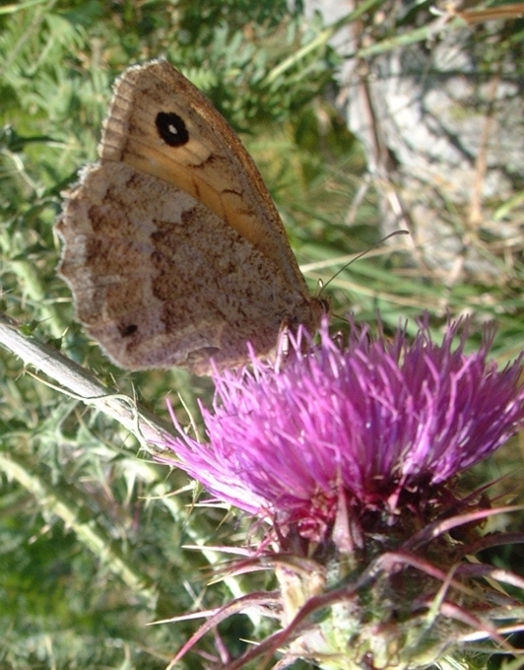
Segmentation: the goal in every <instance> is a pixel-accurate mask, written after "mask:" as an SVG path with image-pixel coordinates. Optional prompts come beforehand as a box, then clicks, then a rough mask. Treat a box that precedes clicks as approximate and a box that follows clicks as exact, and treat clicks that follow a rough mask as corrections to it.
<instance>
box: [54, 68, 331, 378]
mask: <svg viewBox="0 0 524 670" xmlns="http://www.w3.org/2000/svg"><path fill="white" fill-rule="evenodd" d="M99 156H100V160H99V162H98V163H96V164H94V165H89V166H87V167H85V168H84V169H83V170H82V172H81V174H80V182H79V183H78V184H77V185H76V186H75V187H74V188H72V189H71V190H70V191H69V192H67V193H66V194H65V205H64V209H63V212H62V214H61V216H60V218H59V220H58V222H57V224H56V230H57V231H58V233H59V234H60V236H61V237H62V239H63V241H64V250H63V255H62V260H61V263H60V267H59V272H60V274H61V275H62V277H63V278H64V279H65V280H66V281H67V283H68V284H69V286H70V287H71V289H72V291H73V294H74V298H75V304H76V315H77V318H78V319H79V320H80V321H81V322H82V323H83V324H84V326H85V328H86V331H87V333H88V334H89V335H90V336H91V337H93V338H94V339H95V340H97V341H98V342H99V343H100V345H101V346H102V348H103V349H104V351H105V352H106V353H107V354H108V356H109V357H110V358H111V359H112V360H113V361H114V362H115V363H117V364H118V365H120V366H121V367H124V368H129V369H132V370H138V369H142V368H154V367H169V366H173V365H179V366H185V367H187V368H189V369H190V370H191V371H193V372H196V373H197V374H207V373H208V372H209V371H210V368H211V362H210V361H211V359H213V360H214V361H215V363H216V365H217V366H218V367H219V368H224V367H235V366H237V365H239V364H241V363H243V362H245V361H246V359H247V355H248V349H247V342H251V344H252V346H253V348H254V349H255V351H256V352H257V354H260V355H267V354H270V352H271V351H272V350H273V349H274V347H275V344H276V342H277V338H278V334H279V332H280V331H281V330H282V328H283V327H288V328H290V329H292V330H293V329H296V327H297V326H298V324H300V323H302V324H304V326H305V327H306V328H307V329H308V330H310V331H314V330H315V329H316V327H317V326H318V323H319V320H320V316H321V314H322V312H323V308H322V305H321V301H320V300H319V299H316V298H312V297H311V296H310V294H309V292H308V289H307V287H306V283H305V281H304V278H303V276H302V274H301V273H300V270H299V268H298V265H297V262H296V260H295V257H294V256H293V252H292V251H291V248H290V246H289V243H288V240H287V237H286V233H285V230H284V227H283V225H282V222H281V220H280V217H279V215H278V213H277V210H276V208H275V205H274V204H273V201H272V200H271V197H270V195H269V193H268V191H267V189H266V187H265V185H264V182H263V181H262V178H261V176H260V174H259V172H258V170H257V168H256V166H255V164H254V163H253V161H252V159H251V158H250V156H249V154H248V153H247V151H246V150H245V149H244V147H243V145H242V144H241V142H240V140H239V138H238V136H237V135H236V134H235V132H234V131H233V130H232V129H231V128H230V126H229V125H228V124H227V122H226V121H225V119H224V118H223V117H222V116H221V115H220V114H219V112H218V111H217V110H216V109H215V108H214V107H213V105H212V104H211V102H210V101H209V100H208V98H206V96H205V95H203V93H201V92H200V91H199V90H198V89H197V88H195V86H193V84H191V83H190V82H189V81H188V80H187V79H186V78H185V77H184V76H183V75H182V74H181V73H180V72H178V71H177V70H175V69H174V68H173V67H172V66H171V65H169V63H167V62H165V61H152V62H150V63H146V64H145V65H139V66H133V67H130V68H129V69H128V70H126V71H125V72H124V73H123V75H122V76H121V77H120V78H119V79H118V80H117V82H116V84H115V89H114V95H113V100H112V102H111V106H110V109H109V115H108V118H107V120H106V122H105V125H104V131H103V137H102V141H101V143H100V146H99Z"/></svg>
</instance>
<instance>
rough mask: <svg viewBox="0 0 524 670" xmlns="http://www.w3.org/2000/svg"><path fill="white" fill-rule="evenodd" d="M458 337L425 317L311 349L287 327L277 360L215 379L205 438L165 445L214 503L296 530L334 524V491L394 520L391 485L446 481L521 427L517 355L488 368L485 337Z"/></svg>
mask: <svg viewBox="0 0 524 670" xmlns="http://www.w3.org/2000/svg"><path fill="white" fill-rule="evenodd" d="M466 335H467V323H464V322H461V323H456V324H454V325H448V327H447V329H446V332H445V334H444V338H443V341H442V343H441V344H437V343H435V342H433V341H432V339H431V336H430V332H429V328H428V326H427V323H426V322H423V323H422V324H421V326H420V329H419V331H418V333H417V334H416V336H415V337H414V339H413V340H412V341H409V340H408V337H407V334H406V330H405V329H402V328H401V329H399V330H398V331H397V332H396V334H395V335H394V336H393V338H392V339H388V338H387V337H385V336H384V335H383V334H382V333H381V334H379V336H378V337H376V338H371V336H370V334H369V329H368V328H367V327H366V326H357V325H355V324H351V331H350V335H349V341H348V342H347V343H346V344H345V345H341V344H340V343H339V342H337V340H336V339H333V338H332V337H331V336H330V335H329V332H328V329H327V325H326V324H324V325H323V327H322V329H321V332H320V345H318V346H313V344H312V342H311V338H310V337H309V335H308V334H307V333H305V332H299V334H298V336H297V337H296V338H291V340H290V346H291V349H292V354H293V355H292V356H289V357H288V359H287V360H286V362H285V365H283V366H282V367H281V368H278V367H276V366H275V365H274V364H272V363H268V362H262V361H260V360H257V359H256V358H254V357H253V360H252V369H251V370H246V369H244V370H241V371H239V372H231V371H229V372H227V371H226V372H222V373H220V374H219V373H217V374H216V375H215V377H214V380H215V384H216V400H215V403H214V407H213V410H212V411H208V410H206V409H205V408H203V409H202V412H203V418H204V422H205V425H206V428H207V432H208V436H209V443H207V444H201V443H199V442H197V441H195V440H193V439H192V438H191V437H189V436H187V435H184V434H183V433H181V435H180V439H178V440H174V441H169V442H168V444H167V446H169V447H170V448H172V449H173V450H174V451H175V452H176V454H177V455H178V457H179V458H180V459H181V463H179V464H178V463H177V465H179V466H180V467H182V468H183V469H185V470H186V471H187V472H188V473H189V474H191V475H192V476H193V477H195V479H197V480H199V481H200V482H201V483H202V484H203V485H204V487H205V488H206V489H207V490H208V491H209V492H211V493H212V494H214V495H215V496H216V497H217V498H218V499H221V500H224V501H226V502H229V503H231V504H232V505H234V506H236V507H238V508H240V509H242V510H245V511H246V512H249V513H251V514H255V515H257V516H259V517H266V518H268V519H270V520H272V521H276V522H277V523H279V524H280V525H282V524H284V523H286V524H298V527H299V532H300V533H301V534H303V535H304V536H308V534H309V535H310V537H312V536H313V535H315V534H316V535H319V534H321V533H322V532H323V530H324V529H325V528H326V527H327V526H329V525H330V524H332V523H333V521H334V519H335V516H336V509H337V506H338V505H339V504H340V497H341V495H342V496H343V497H344V500H345V503H346V505H347V506H348V507H349V508H351V509H354V510H355V511H357V510H359V511H362V510H365V509H378V508H381V509H383V510H385V511H389V512H390V513H392V514H394V513H395V512H396V511H397V509H396V508H397V505H398V500H399V496H401V494H402V492H403V491H413V490H415V489H417V488H418V487H422V486H423V487H428V486H429V487H431V486H433V485H437V484H439V483H441V482H445V481H446V480H449V479H450V478H452V477H453V476H454V475H455V474H456V473H458V472H459V471H461V470H463V469H465V468H468V467H470V466H472V465H473V464H475V463H477V462H478V461H480V460H481V459H483V458H485V457H486V456H487V455H489V454H491V453H492V452H493V451H495V450H496V449H497V448H498V447H499V446H500V445H501V444H503V443H504V442H505V441H506V440H507V439H508V437H509V436H510V435H512V434H513V433H515V432H516V430H517V429H518V427H519V425H521V424H522V421H523V419H524V390H523V389H522V387H519V375H520V372H521V368H520V364H519V362H516V363H514V364H513V365H511V366H508V367H507V368H506V369H504V370H502V371H498V370H497V366H496V364H495V362H488V361H487V354H488V352H489V348H490V346H491V343H492V339H493V332H492V331H490V330H487V331H485V333H484V339H483V342H482V345H481V347H480V349H479V350H478V351H477V352H475V353H471V354H466V353H465V351H464V347H465V343H466ZM457 340H458V341H457ZM317 539H318V538H317Z"/></svg>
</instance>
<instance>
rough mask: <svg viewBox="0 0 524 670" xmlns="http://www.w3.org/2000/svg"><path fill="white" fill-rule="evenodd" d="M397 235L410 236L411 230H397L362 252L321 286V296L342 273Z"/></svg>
mask: <svg viewBox="0 0 524 670" xmlns="http://www.w3.org/2000/svg"><path fill="white" fill-rule="evenodd" d="M395 235H409V230H395V231H393V232H392V233H389V235H386V237H383V238H382V239H381V240H379V241H378V242H377V244H374V245H373V246H372V247H369V248H368V249H364V251H361V252H360V253H359V254H357V255H356V256H355V258H352V259H351V260H350V261H349V262H348V263H345V264H344V265H343V266H342V267H341V268H340V269H339V270H337V271H336V272H335V274H334V275H331V277H330V278H329V279H328V280H327V282H326V283H325V284H322V285H321V287H320V292H319V294H320V293H322V291H324V290H325V289H326V287H327V286H329V284H331V282H332V281H333V280H334V279H336V278H337V277H338V275H339V274H340V273H341V272H344V270H345V269H346V268H348V267H349V266H350V265H352V264H353V263H354V262H355V261H358V260H359V258H362V256H365V255H366V254H367V253H369V252H370V251H372V250H373V249H376V247H377V246H378V245H379V244H382V243H383V242H385V241H386V240H389V238H390V237H394V236H395Z"/></svg>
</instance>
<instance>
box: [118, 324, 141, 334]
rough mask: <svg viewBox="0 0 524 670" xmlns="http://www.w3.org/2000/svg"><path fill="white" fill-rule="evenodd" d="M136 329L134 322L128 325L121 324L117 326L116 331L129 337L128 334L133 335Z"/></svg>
mask: <svg viewBox="0 0 524 670" xmlns="http://www.w3.org/2000/svg"><path fill="white" fill-rule="evenodd" d="M137 330H138V326H137V325H136V323H130V324H129V325H128V326H124V325H123V324H122V325H121V326H119V328H118V332H119V333H120V335H121V336H122V337H129V336H130V335H134V334H135V333H136V331H137Z"/></svg>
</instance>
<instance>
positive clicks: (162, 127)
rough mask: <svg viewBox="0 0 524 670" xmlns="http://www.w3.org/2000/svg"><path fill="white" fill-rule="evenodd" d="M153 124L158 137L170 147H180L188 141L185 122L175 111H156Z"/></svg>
mask: <svg viewBox="0 0 524 670" xmlns="http://www.w3.org/2000/svg"><path fill="white" fill-rule="evenodd" d="M155 125H156V129H157V130H158V134H159V135H160V137H161V138H162V139H163V140H164V142H165V143H166V144H169V146H170V147H181V146H183V145H184V144H187V143H188V142H189V133H188V132H187V128H186V124H185V123H184V121H183V120H182V119H181V118H180V116H178V114H175V112H158V114H157V115H156V119H155Z"/></svg>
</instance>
